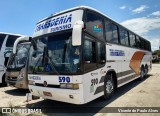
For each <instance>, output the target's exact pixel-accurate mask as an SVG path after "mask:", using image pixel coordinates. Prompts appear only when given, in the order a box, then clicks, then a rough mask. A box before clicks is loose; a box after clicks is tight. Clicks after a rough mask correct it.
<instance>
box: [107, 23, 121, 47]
mask: <svg viewBox="0 0 160 116" xmlns="http://www.w3.org/2000/svg"><path fill="white" fill-rule="evenodd" d="M105 29H106V32H105V33H106V41H107V42H110V43H116V44H118V30H117V26H116V25H114V24H112V23H111V22H110V21H108V20H106V21H105Z"/></svg>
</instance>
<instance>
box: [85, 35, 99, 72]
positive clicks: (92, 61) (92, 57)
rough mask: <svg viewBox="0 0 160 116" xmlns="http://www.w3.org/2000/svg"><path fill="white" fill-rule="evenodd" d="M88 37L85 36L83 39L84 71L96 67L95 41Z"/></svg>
mask: <svg viewBox="0 0 160 116" xmlns="http://www.w3.org/2000/svg"><path fill="white" fill-rule="evenodd" d="M86 38H87V39H86ZM88 38H89V37H87V36H85V40H84V69H85V71H87V70H90V69H93V68H95V67H96V42H95V41H93V40H90V39H88Z"/></svg>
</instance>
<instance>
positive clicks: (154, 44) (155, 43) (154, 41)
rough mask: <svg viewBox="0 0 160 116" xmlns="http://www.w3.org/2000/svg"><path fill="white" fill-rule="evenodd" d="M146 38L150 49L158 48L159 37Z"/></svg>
mask: <svg viewBox="0 0 160 116" xmlns="http://www.w3.org/2000/svg"><path fill="white" fill-rule="evenodd" d="M150 38H152V39H150ZM147 39H148V40H149V41H150V42H151V47H152V51H155V50H158V49H159V44H160V37H147Z"/></svg>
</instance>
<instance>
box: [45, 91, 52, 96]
mask: <svg viewBox="0 0 160 116" xmlns="http://www.w3.org/2000/svg"><path fill="white" fill-rule="evenodd" d="M43 94H44V95H45V96H49V97H52V94H51V93H50V92H45V91H43Z"/></svg>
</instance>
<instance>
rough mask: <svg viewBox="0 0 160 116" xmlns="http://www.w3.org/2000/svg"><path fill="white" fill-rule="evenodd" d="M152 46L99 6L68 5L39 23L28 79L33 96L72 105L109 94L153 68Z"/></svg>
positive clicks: (143, 76) (35, 34)
mask: <svg viewBox="0 0 160 116" xmlns="http://www.w3.org/2000/svg"><path fill="white" fill-rule="evenodd" d="M151 57H152V54H151V44H150V42H149V41H148V40H146V39H144V38H143V37H141V36H139V35H137V34H136V33H134V32H133V31H131V30H129V29H127V28H125V27H124V26H122V25H120V24H119V23H117V22H115V21H114V20H112V19H111V18H109V17H107V16H106V15H104V14H103V13H101V12H99V11H97V10H96V9H94V8H90V7H87V6H80V7H76V8H72V9H68V10H65V11H62V12H59V13H56V14H53V15H52V16H49V17H47V18H45V19H43V20H40V21H39V22H38V23H37V24H36V28H35V31H34V34H33V38H32V46H31V48H30V55H29V66H28V80H29V90H30V92H31V93H30V94H31V95H32V96H37V97H42V98H44V99H51V100H56V101H62V102H67V103H72V104H85V103H88V102H90V101H92V100H94V99H96V98H99V97H102V98H104V99H108V98H110V97H111V96H112V95H113V93H114V92H115V90H116V89H117V88H119V87H121V86H123V85H125V84H127V83H129V82H131V81H133V80H135V79H137V78H140V79H143V78H145V77H146V75H147V73H148V72H149V71H150V70H151V68H152V62H151Z"/></svg>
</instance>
